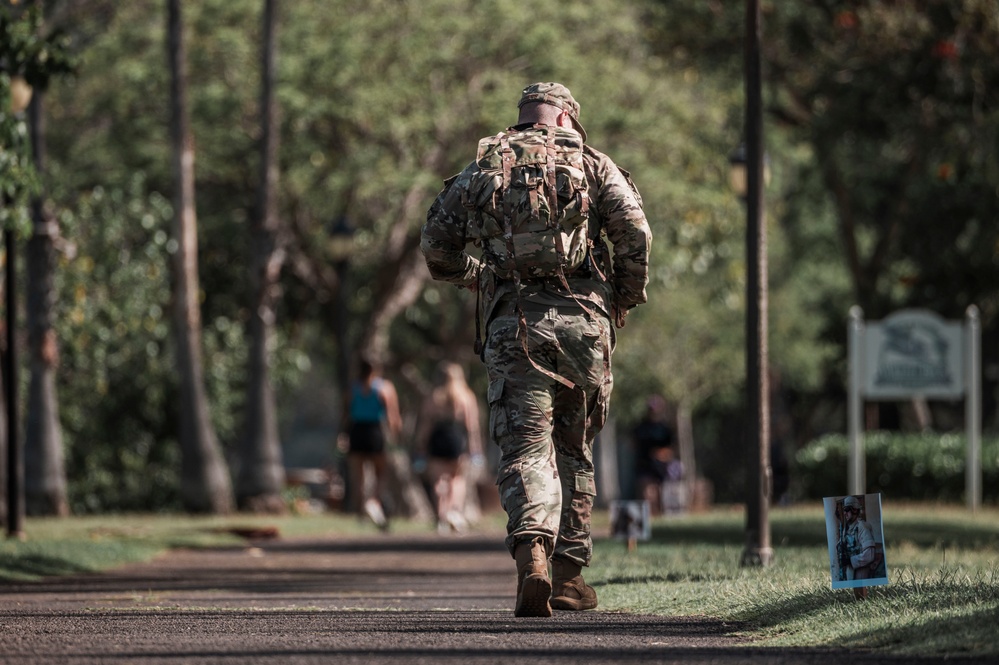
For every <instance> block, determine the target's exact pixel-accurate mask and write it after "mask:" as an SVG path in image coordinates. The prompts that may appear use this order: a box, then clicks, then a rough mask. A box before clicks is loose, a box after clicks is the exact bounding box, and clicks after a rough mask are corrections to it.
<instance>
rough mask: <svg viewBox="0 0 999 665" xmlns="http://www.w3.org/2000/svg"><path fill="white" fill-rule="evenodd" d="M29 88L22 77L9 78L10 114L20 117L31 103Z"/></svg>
mask: <svg viewBox="0 0 999 665" xmlns="http://www.w3.org/2000/svg"><path fill="white" fill-rule="evenodd" d="M31 92H32V90H31V86H30V85H28V82H27V81H25V80H24V77H22V76H11V77H10V112H11V113H12V114H13V115H21V114H22V113H24V109H26V108H28V104H30V103H31Z"/></svg>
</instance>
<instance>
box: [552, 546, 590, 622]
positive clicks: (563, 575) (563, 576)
mask: <svg viewBox="0 0 999 665" xmlns="http://www.w3.org/2000/svg"><path fill="white" fill-rule="evenodd" d="M582 572H583V567H582V566H580V565H579V564H576V563H573V562H572V561H569V560H568V559H563V558H562V557H559V556H556V557H552V586H553V587H554V589H553V590H552V602H551V605H552V607H554V608H555V609H557V610H575V611H577V612H578V611H580V610H592V609H593V608H595V607H596V606H597V592H596V591H594V590H593V587H591V586H590V585H588V584H587V583H586V582H584V581H583V575H582Z"/></svg>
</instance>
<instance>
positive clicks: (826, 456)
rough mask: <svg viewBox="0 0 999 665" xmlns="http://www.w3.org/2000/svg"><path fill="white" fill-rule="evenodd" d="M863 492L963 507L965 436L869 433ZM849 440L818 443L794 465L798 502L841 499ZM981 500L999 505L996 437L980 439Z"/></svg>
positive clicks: (840, 438)
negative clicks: (957, 504)
mask: <svg viewBox="0 0 999 665" xmlns="http://www.w3.org/2000/svg"><path fill="white" fill-rule="evenodd" d="M863 445H864V456H865V460H866V464H867V491H868V492H871V493H876V492H881V493H882V494H885V495H888V496H891V497H893V498H895V499H910V500H915V501H945V502H961V501H964V493H965V461H966V457H967V437H965V435H964V434H939V433H921V434H905V433H898V432H883V431H875V432H867V433H865V435H864V442H863ZM849 451H850V439H849V437H847V436H845V435H843V434H830V435H826V436H823V437H820V438H818V439H816V440H814V441H812V442H811V443H809V444H808V445H807V446H805V447H804V448H802V449H801V450H799V451H798V453H797V454H796V455H795V457H794V460H793V462H792V479H791V492H792V496H793V497H794V498H796V499H818V498H822V497H825V496H839V495H842V494H844V493H846V492H847V491H848V490H847V473H848V472H847V468H848V467H847V465H848V463H849ZM981 459H982V499H983V501H985V502H989V503H995V502H997V501H999V437H995V436H992V437H983V438H982V453H981Z"/></svg>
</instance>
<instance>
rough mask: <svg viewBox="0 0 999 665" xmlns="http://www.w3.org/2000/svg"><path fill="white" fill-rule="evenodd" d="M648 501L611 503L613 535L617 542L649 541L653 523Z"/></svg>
mask: <svg viewBox="0 0 999 665" xmlns="http://www.w3.org/2000/svg"><path fill="white" fill-rule="evenodd" d="M649 512H650V511H649V502H648V501H611V505H610V522H611V535H612V536H613V537H614V538H616V539H617V540H648V539H649V538H651V537H652V523H651V519H650V515H649Z"/></svg>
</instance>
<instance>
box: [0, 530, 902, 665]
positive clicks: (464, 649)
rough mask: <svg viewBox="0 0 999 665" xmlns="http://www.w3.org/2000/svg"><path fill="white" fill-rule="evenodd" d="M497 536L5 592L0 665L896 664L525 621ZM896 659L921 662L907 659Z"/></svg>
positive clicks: (563, 620)
mask: <svg viewBox="0 0 999 665" xmlns="http://www.w3.org/2000/svg"><path fill="white" fill-rule="evenodd" d="M514 583H515V578H514V573H513V562H512V560H511V559H510V557H509V555H508V554H507V552H506V550H505V549H504V548H503V546H502V540H501V537H500V536H498V535H495V534H493V535H479V536H469V537H465V538H446V539H442V538H438V537H436V536H430V535H426V536H397V535H384V536H377V537H376V536H370V537H354V538H350V539H335V538H330V539H324V540H274V541H266V542H257V543H254V544H252V545H251V546H247V547H241V548H231V549H221V550H204V551H180V552H171V553H169V554H167V555H164V556H162V557H160V558H159V559H157V560H155V561H152V562H149V563H144V564H139V565H132V566H127V567H124V568H121V569H118V570H114V571H111V572H107V573H102V574H97V575H83V576H74V577H70V578H55V579H47V580H44V581H42V582H39V583H33V584H17V585H11V584H0V664H6V663H19V664H23V663H30V664H32V665H34V664H46V665H47V664H54V665H77V664H81V665H83V664H86V665H93V664H95V663H116V664H117V663H157V664H158V663H163V664H167V663H169V664H171V665H173V664H181V663H182V664H187V663H193V664H198V665H203V664H207V663H232V664H240V665H254V664H257V663H266V664H268V665H278V664H280V665H294V664H297V663H338V664H339V663H347V664H349V663H393V664H396V663H399V664H401V663H434V664H438V663H461V664H462V665H476V664H478V663H499V662H503V663H526V664H528V665H533V664H534V663H546V664H548V663H552V664H561V663H565V664H571V665H588V664H591V663H694V664H708V663H718V664H725V665H727V664H731V663H759V664H760V665H763V664H767V665H770V664H778V665H781V664H792V663H793V664H804V663H833V664H837V663H843V664H844V665H845V664H846V663H849V664H850V665H857V664H858V663H874V662H886V661H885V659H884V658H875V657H873V656H870V655H867V654H862V653H861V654H858V653H856V652H854V653H848V652H831V651H825V650H775V649H761V648H754V647H752V645H750V644H747V643H746V642H745V640H743V639H741V638H739V637H737V636H736V635H735V634H734V632H735V631H737V630H738V626H735V625H731V624H726V623H724V622H722V621H718V620H713V619H705V618H678V617H660V616H636V615H628V614H618V613H607V612H600V611H593V612H584V613H573V612H557V613H556V614H555V616H554V617H552V618H551V619H517V618H514V616H513V612H512V609H511V608H512V605H513V597H512V594H513V588H514ZM897 662H900V663H901V662H911V659H909V660H899V661H897Z"/></svg>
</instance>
